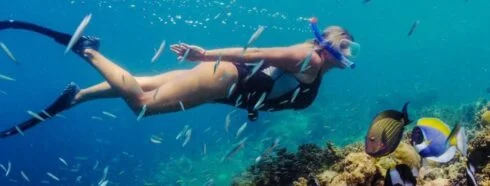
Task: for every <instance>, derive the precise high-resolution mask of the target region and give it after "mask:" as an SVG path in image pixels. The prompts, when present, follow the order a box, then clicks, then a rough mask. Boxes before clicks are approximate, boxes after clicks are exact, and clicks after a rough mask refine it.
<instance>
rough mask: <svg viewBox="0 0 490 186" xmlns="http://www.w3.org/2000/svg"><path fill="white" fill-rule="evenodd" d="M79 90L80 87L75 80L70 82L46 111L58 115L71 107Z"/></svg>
mask: <svg viewBox="0 0 490 186" xmlns="http://www.w3.org/2000/svg"><path fill="white" fill-rule="evenodd" d="M79 92H80V87H78V85H77V84H75V83H74V82H71V83H69V84H68V85H67V86H66V87H65V90H63V92H62V93H61V96H59V97H58V98H57V99H56V101H55V102H54V103H53V104H51V105H50V106H49V107H48V108H47V109H46V112H48V113H49V114H51V115H56V114H58V113H60V112H62V111H64V110H66V109H69V108H70V107H72V106H73V105H74V103H75V97H76V95H77V94H78V93H79Z"/></svg>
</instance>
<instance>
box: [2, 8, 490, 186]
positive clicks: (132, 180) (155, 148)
mask: <svg viewBox="0 0 490 186" xmlns="http://www.w3.org/2000/svg"><path fill="white" fill-rule="evenodd" d="M489 9H490V2H488V1H485V0H469V1H465V0H451V1H447V0H429V1H428V0H412V1H389V0H372V1H370V2H368V3H363V2H362V1H361V0H356V1H350V0H331V1H325V0H308V1H292V0H289V1H288V0H286V1H277V0H246V1H245V0H237V1H236V2H234V1H208V0H160V1H156V0H147V1H139V0H133V1H132V0H112V1H111V0H106V1H90V0H87V1H79V0H73V1H54V0H49V1H40V0H19V1H7V0H3V1H0V19H1V20H7V19H14V20H23V21H28V22H33V23H36V24H40V25H43V26H46V27H49V28H52V29H55V30H59V31H63V32H67V33H72V32H73V31H74V30H75V28H76V27H77V26H78V24H79V23H80V21H81V20H82V18H83V17H84V16H85V15H87V14H88V13H92V14H93V17H92V21H91V22H90V24H89V26H88V28H87V30H85V34H86V35H94V36H98V37H100V38H102V44H101V48H100V51H101V52H102V53H103V54H105V55H106V56H107V57H108V58H110V59H111V60H114V61H115V62H116V63H117V64H119V65H121V66H122V67H124V68H126V69H128V70H129V71H130V72H131V73H133V75H135V76H149V75H155V74H158V73H162V72H167V71H170V70H175V69H189V68H192V67H193V66H194V64H192V63H182V64H179V63H178V61H177V60H176V56H175V55H174V54H172V53H171V52H170V51H169V50H168V45H169V44H173V43H178V42H186V43H189V44H196V45H199V46H202V47H204V48H206V49H212V48H222V47H241V46H243V45H244V44H246V42H247V41H248V39H249V37H250V35H251V34H252V33H253V32H254V31H255V29H256V28H257V27H258V26H259V25H264V26H266V29H265V31H264V32H263V34H262V35H261V37H260V38H259V39H258V40H257V42H256V43H255V46H256V47H273V46H287V45H292V44H296V43H300V42H303V41H306V40H307V39H310V38H312V37H313V35H312V34H311V32H310V30H309V27H308V22H307V21H306V19H307V18H309V17H312V16H316V17H318V18H319V25H320V26H321V27H324V26H328V25H340V26H343V27H345V28H347V29H348V30H349V31H350V32H351V33H352V34H353V35H354V38H355V40H356V41H357V42H359V43H360V44H361V45H362V51H361V54H360V56H359V57H358V58H357V59H356V61H357V68H356V69H355V70H333V71H332V72H331V73H328V74H327V75H325V76H324V77H323V83H322V87H321V90H320V93H319V95H318V97H317V100H316V101H315V103H314V104H313V105H312V106H311V107H309V108H307V109H305V110H301V111H283V112H273V113H261V114H260V119H259V121H257V122H249V123H248V127H247V128H246V129H245V131H244V133H243V134H242V135H241V136H242V137H243V136H247V137H248V141H247V142H246V145H245V147H244V149H242V150H241V151H240V152H239V153H238V154H237V155H236V156H234V157H233V159H231V160H229V161H226V162H224V163H222V162H221V159H222V157H223V156H224V155H225V154H226V153H227V152H228V151H229V150H231V149H232V148H233V147H234V145H235V144H236V143H238V142H239V141H240V140H241V139H242V138H239V139H236V138H235V132H236V131H237V129H238V128H239V127H240V126H241V125H242V124H243V123H244V122H248V120H247V118H246V112H245V111H239V112H236V113H235V114H233V117H232V125H231V127H230V131H231V132H230V133H228V134H226V133H225V116H226V114H227V113H229V112H230V111H232V110H233V108H232V107H230V106H222V105H216V104H206V105H202V106H200V107H198V108H195V109H190V110H186V111H185V112H179V113H169V114H164V115H158V116H153V117H149V118H144V119H142V120H141V121H139V122H137V121H136V116H135V115H134V114H133V113H132V112H131V110H130V109H129V108H128V107H127V106H126V105H125V103H124V102H123V101H122V100H120V99H113V100H100V101H95V102H90V103H85V104H83V105H80V106H78V107H76V108H73V109H71V110H69V111H67V112H64V113H63V115H64V116H66V118H53V119H51V120H49V121H46V122H44V123H42V124H41V125H39V126H37V127H35V128H34V129H32V130H29V131H27V132H26V133H25V136H20V135H17V136H14V137H10V138H6V139H2V140H1V141H0V149H1V150H0V163H1V164H3V165H6V164H7V162H9V161H10V162H11V163H12V171H11V173H10V175H9V176H8V177H4V176H0V185H39V184H41V181H43V180H47V181H49V182H50V183H51V184H55V185H75V184H78V185H92V184H94V185H95V184H97V183H98V182H99V181H100V179H101V177H102V175H103V170H104V168H105V167H109V171H108V176H107V179H108V180H109V185H203V184H205V183H206V182H208V181H209V180H213V181H214V184H215V185H229V184H230V183H231V181H232V179H233V177H235V176H237V175H239V174H241V173H242V172H244V171H245V170H246V169H247V168H248V167H249V166H250V165H251V164H253V163H254V161H255V158H256V157H257V156H258V155H260V154H261V153H262V151H263V150H264V149H265V148H267V147H268V146H269V145H270V144H271V143H272V141H274V139H275V138H280V139H281V142H280V147H286V148H288V149H290V150H292V151H294V150H295V149H296V147H297V146H298V145H300V144H303V143H315V144H318V145H323V144H325V142H326V141H331V142H333V143H335V144H336V145H340V146H343V145H347V144H350V143H353V142H356V141H361V140H363V139H364V136H365V133H366V130H367V128H368V127H369V123H370V121H371V119H372V117H373V116H374V115H375V114H376V113H377V112H379V111H381V110H384V109H388V108H392V109H400V108H401V106H402V104H403V103H404V102H406V101H411V103H412V104H411V106H410V108H409V111H410V112H413V111H414V110H417V109H423V108H424V107H428V106H432V105H434V104H440V105H460V104H461V103H465V102H471V101H474V100H476V99H478V98H489V97H490V96H489V95H490V94H489V92H490V91H489V90H488V88H489V87H490V83H489V82H488V79H489V78H490V75H489V69H490V62H489V61H490V42H489V41H490V34H488V33H490V24H489V23H488V20H490V19H489V18H490V12H489V11H488V10H489ZM417 20H419V21H420V24H419V25H418V27H417V28H416V30H415V31H414V33H413V34H412V35H411V36H410V37H407V33H408V31H409V29H410V27H411V25H412V24H413V23H414V22H415V21H417ZM162 40H166V42H167V49H166V50H165V51H164V52H163V54H162V56H161V57H160V59H159V60H158V61H157V62H156V63H153V64H152V63H150V59H151V57H152V56H153V54H154V52H155V49H157V48H158V46H159V45H160V43H161V41H162ZM0 41H2V42H3V43H5V44H6V45H8V47H9V49H10V50H11V51H12V52H13V54H14V55H15V56H16V58H17V60H18V61H19V63H20V64H18V65H17V64H15V63H13V62H11V61H10V60H9V58H8V57H7V56H6V55H4V54H3V53H2V54H0V74H4V75H8V76H10V77H13V78H14V79H16V81H14V82H12V81H3V80H0V90H2V91H4V92H5V94H0V128H1V129H5V128H9V127H11V126H13V125H15V124H17V123H19V122H21V121H24V120H25V119H27V118H28V117H30V116H29V115H28V114H27V113H26V111H27V110H33V111H39V110H41V109H43V108H44V107H46V106H47V105H48V104H50V103H51V102H52V101H53V100H54V99H55V98H56V97H57V96H58V95H59V93H60V92H61V91H62V90H63V88H64V87H65V86H66V84H67V83H69V82H71V81H73V82H76V83H77V84H79V85H80V86H81V87H87V86H91V85H93V84H96V83H99V82H100V81H102V80H103V78H102V77H101V76H100V75H99V74H98V73H97V72H96V71H95V70H94V69H93V68H92V67H91V66H90V65H88V64H87V63H86V62H84V61H83V60H81V59H80V58H79V57H78V56H76V55H75V54H73V53H68V54H66V55H64V54H63V51H64V47H63V46H61V45H58V44H56V43H55V42H53V41H52V40H51V39H47V38H46V37H43V36H40V35H37V34H33V33H29V32H25V31H19V30H6V31H2V32H0ZM103 111H107V112H110V113H113V114H114V115H116V116H117V118H111V117H107V116H105V115H103V114H102V112H103ZM93 116H96V117H101V118H103V120H94V119H92V117H93ZM412 117H413V118H414V119H416V118H417V117H419V116H412ZM442 119H444V118H442ZM448 124H449V125H451V126H452V125H454V123H448ZM185 125H189V127H190V128H192V138H191V140H190V142H189V144H187V145H186V146H185V147H182V141H180V140H176V139H175V138H176V136H177V134H178V133H179V132H180V131H181V130H182V128H183V127H184V126H185ZM153 135H157V136H160V137H161V138H163V142H162V143H161V144H155V143H151V142H150V138H151V136H153ZM203 144H206V147H207V152H206V154H203ZM59 157H62V158H63V159H64V160H66V161H67V163H68V167H66V166H65V165H63V164H62V163H61V162H60V161H59V160H58V158H59ZM77 164H79V165H77ZM96 164H98V165H97V166H95V165H96ZM20 171H23V172H24V173H25V174H26V175H27V176H28V177H29V179H30V181H31V182H30V183H28V182H26V181H25V180H24V179H23V178H22V176H21V174H20ZM46 172H50V173H53V174H54V175H56V176H57V177H59V178H60V181H59V182H55V181H54V180H53V179H51V178H49V177H48V176H47V175H46ZM78 176H82V178H81V180H80V182H77V181H76V178H77V177H78Z"/></svg>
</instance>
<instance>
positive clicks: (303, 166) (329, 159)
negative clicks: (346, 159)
mask: <svg viewBox="0 0 490 186" xmlns="http://www.w3.org/2000/svg"><path fill="white" fill-rule="evenodd" d="M338 159H339V156H337V155H336V154H335V152H332V151H331V149H330V148H326V149H321V148H320V147H318V146H316V145H314V144H304V145H301V146H299V148H298V152H296V153H295V154H294V153H290V152H287V150H286V149H285V148H282V149H278V150H277V151H276V153H275V155H274V156H270V157H268V158H265V159H264V160H262V161H260V162H259V163H257V164H255V165H252V166H251V167H250V168H249V170H248V172H247V173H245V174H244V175H241V176H240V177H238V178H236V179H235V180H234V183H233V185H251V184H250V180H253V181H252V183H253V185H289V184H292V183H293V182H294V181H296V180H298V179H299V178H300V177H303V178H308V177H309V176H310V175H312V174H316V173H318V171H319V170H320V169H321V168H324V167H326V166H329V165H331V164H333V163H334V162H335V161H337V160H338ZM297 182H298V184H299V183H301V181H297Z"/></svg>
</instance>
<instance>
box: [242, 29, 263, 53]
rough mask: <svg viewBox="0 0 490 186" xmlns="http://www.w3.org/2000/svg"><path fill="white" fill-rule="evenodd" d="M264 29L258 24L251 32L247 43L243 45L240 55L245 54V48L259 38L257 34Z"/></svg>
mask: <svg viewBox="0 0 490 186" xmlns="http://www.w3.org/2000/svg"><path fill="white" fill-rule="evenodd" d="M264 29H265V27H264V26H259V28H257V30H256V31H255V32H254V33H253V34H252V36H251V37H250V39H249V40H248V43H247V45H245V46H244V47H243V51H242V55H243V54H245V52H246V51H247V49H248V48H249V47H250V46H251V45H252V44H253V43H254V42H255V41H256V40H257V39H258V38H259V36H260V35H261V34H262V32H263V31H264Z"/></svg>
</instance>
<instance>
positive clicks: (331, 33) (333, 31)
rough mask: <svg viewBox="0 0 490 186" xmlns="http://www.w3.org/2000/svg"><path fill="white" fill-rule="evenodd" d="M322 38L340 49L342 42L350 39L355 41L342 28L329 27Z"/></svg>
mask: <svg viewBox="0 0 490 186" xmlns="http://www.w3.org/2000/svg"><path fill="white" fill-rule="evenodd" d="M322 36H323V37H324V38H325V39H326V40H327V41H330V42H331V43H332V45H333V46H334V47H335V48H337V49H340V43H341V42H340V41H342V39H348V40H350V41H354V37H353V36H352V35H351V34H350V33H349V32H348V31H347V30H346V29H344V28H342V27H340V26H329V27H327V28H325V30H323V33H322Z"/></svg>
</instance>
